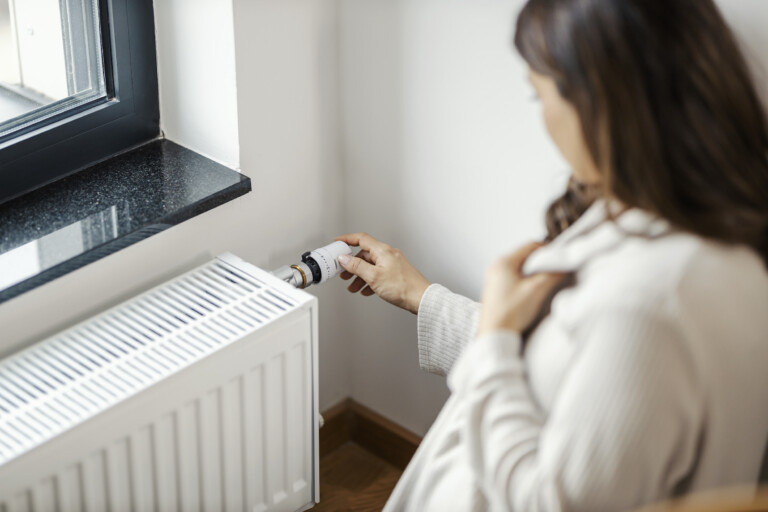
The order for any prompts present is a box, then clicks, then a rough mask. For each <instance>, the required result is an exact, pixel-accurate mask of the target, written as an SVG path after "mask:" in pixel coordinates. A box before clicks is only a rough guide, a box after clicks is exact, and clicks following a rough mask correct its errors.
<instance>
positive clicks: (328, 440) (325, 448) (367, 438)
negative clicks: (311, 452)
mask: <svg viewBox="0 0 768 512" xmlns="http://www.w3.org/2000/svg"><path fill="white" fill-rule="evenodd" d="M323 419H324V420H325V424H324V425H323V428H321V429H320V456H321V457H322V456H324V455H326V454H328V453H330V452H332V451H333V450H335V449H336V448H338V447H339V446H341V445H343V444H344V443H347V442H349V441H353V442H355V443H357V444H359V445H360V446H362V447H363V448H365V449H366V450H368V451H370V452H371V453H374V454H375V455H377V456H378V457H381V458H382V459H384V460H386V461H387V462H389V463H390V464H392V465H393V466H395V467H397V468H399V469H405V466H407V465H408V462H409V461H410V460H411V457H413V454H414V453H415V452H416V448H418V447H419V444H420V443H421V437H419V436H417V435H416V434H414V433H413V432H411V431H409V430H407V429H405V428H403V427H401V426H400V425H398V424H397V423H394V422H393V421H390V420H388V419H387V418H385V417H384V416H382V415H381V414H379V413H377V412H375V411H372V410H371V409H369V408H367V407H365V406H364V405H361V404H359V403H357V402H355V401H354V400H352V399H351V398H348V399H346V400H344V401H343V402H341V403H340V404H338V405H336V406H334V407H331V408H330V409H328V410H327V411H325V412H324V413H323Z"/></svg>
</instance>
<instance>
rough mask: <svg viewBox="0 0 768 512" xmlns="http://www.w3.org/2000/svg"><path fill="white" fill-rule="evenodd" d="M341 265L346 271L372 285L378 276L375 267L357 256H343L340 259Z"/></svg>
mask: <svg viewBox="0 0 768 512" xmlns="http://www.w3.org/2000/svg"><path fill="white" fill-rule="evenodd" d="M339 263H341V266H342V267H343V268H344V270H346V271H347V272H349V273H350V274H354V275H356V276H357V277H359V278H362V280H363V281H365V282H366V283H371V282H372V281H373V279H374V276H375V274H376V267H375V266H373V265H371V264H370V263H368V262H367V261H365V260H364V259H362V258H358V257H356V256H346V255H345V256H341V257H339ZM352 284H354V283H352Z"/></svg>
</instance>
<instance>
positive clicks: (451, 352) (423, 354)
mask: <svg viewBox="0 0 768 512" xmlns="http://www.w3.org/2000/svg"><path fill="white" fill-rule="evenodd" d="M418 315H419V324H418V325H419V328H418V333H419V365H420V366H421V368H422V370H426V371H428V372H431V373H436V374H438V375H447V374H448V372H450V371H451V368H452V367H453V363H454V362H455V361H456V360H457V359H458V358H459V355H460V354H461V352H462V350H464V347H465V346H466V345H467V344H468V343H469V342H470V340H472V338H473V337H474V336H475V332H476V330H477V323H478V318H479V315H480V304H479V303H478V302H475V301H473V300H470V299H468V298H466V297H464V296H462V295H458V294H456V293H453V292H451V291H450V290H448V289H447V288H445V287H444V286H441V285H439V284H433V285H430V287H429V288H427V291H426V292H425V293H424V296H423V297H422V299H421V304H420V305H419V312H418Z"/></svg>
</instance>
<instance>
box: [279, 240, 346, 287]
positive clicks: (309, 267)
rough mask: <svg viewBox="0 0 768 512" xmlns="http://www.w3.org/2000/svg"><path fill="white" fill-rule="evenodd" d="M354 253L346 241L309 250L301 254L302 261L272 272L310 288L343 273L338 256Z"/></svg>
mask: <svg viewBox="0 0 768 512" xmlns="http://www.w3.org/2000/svg"><path fill="white" fill-rule="evenodd" d="M342 254H352V249H351V248H350V247H349V246H348V245H347V244H345V243H344V242H333V243H332V244H330V245H326V246H325V247H321V248H319V249H315V250H314V251H308V252H305V253H304V254H302V255H301V261H300V262H298V263H296V264H294V265H284V266H282V267H280V268H278V269H277V270H274V271H273V272H272V275H274V276H275V277H277V278H278V279H281V280H283V281H285V282H286V283H289V284H291V285H293V286H295V287H296V288H301V289H304V288H309V287H310V286H312V285H313V284H322V283H324V282H326V281H328V280H329V279H333V278H334V277H336V276H337V275H339V274H341V272H342V270H344V269H343V268H341V265H339V260H338V257H339V256H341V255H342Z"/></svg>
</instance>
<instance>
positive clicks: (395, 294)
mask: <svg viewBox="0 0 768 512" xmlns="http://www.w3.org/2000/svg"><path fill="white" fill-rule="evenodd" d="M336 240H340V241H342V242H345V243H347V244H348V245H351V246H359V247H360V248H361V249H362V250H361V251H360V252H359V253H357V255H356V256H355V257H352V256H342V257H340V258H339V263H341V266H342V267H344V269H345V270H346V272H342V273H341V278H342V279H345V280H346V279H350V278H351V277H353V276H357V278H356V279H355V280H354V281H353V282H352V284H351V285H349V287H348V288H347V289H348V290H349V291H350V292H352V293H357V292H360V293H361V294H362V295H365V296H366V297H368V296H371V295H373V294H376V295H378V296H379V297H381V298H382V299H384V300H385V301H387V302H389V303H390V304H394V305H395V306H397V307H400V308H403V309H405V310H407V311H410V312H411V313H413V314H416V313H418V311H419V304H420V303H421V297H422V296H423V295H424V292H425V291H426V290H427V288H428V287H429V281H427V279H426V278H425V277H424V276H423V275H421V272H419V271H418V270H416V268H415V267H414V266H413V265H411V263H410V262H409V261H408V260H407V259H406V258H405V256H404V255H403V252H402V251H401V250H399V249H393V248H392V247H390V246H388V245H387V244H385V243H382V242H379V241H378V240H376V239H375V238H373V237H372V236H371V235H368V234H366V233H356V234H352V235H344V236H340V237H339V238H337V239H336ZM361 290H362V291H361Z"/></svg>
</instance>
